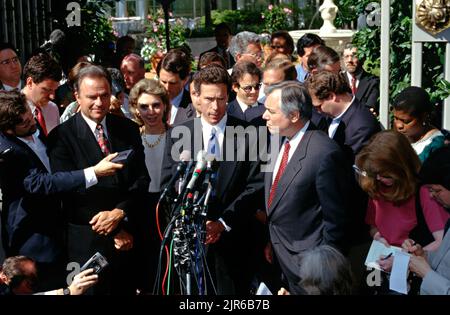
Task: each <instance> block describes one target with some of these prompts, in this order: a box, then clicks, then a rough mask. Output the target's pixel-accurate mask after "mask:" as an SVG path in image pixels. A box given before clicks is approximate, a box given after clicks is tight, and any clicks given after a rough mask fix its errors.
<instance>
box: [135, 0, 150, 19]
mask: <svg viewBox="0 0 450 315" xmlns="http://www.w3.org/2000/svg"><path fill="white" fill-rule="evenodd" d="M136 15H137V16H140V17H141V18H142V19H145V17H146V16H147V1H146V0H136Z"/></svg>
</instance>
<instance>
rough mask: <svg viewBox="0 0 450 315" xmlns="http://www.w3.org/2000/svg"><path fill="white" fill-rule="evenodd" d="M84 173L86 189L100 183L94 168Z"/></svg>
mask: <svg viewBox="0 0 450 315" xmlns="http://www.w3.org/2000/svg"><path fill="white" fill-rule="evenodd" d="M83 171H84V180H85V181H86V189H88V188H89V187H92V186H94V185H96V184H97V183H98V180H97V176H96V175H95V172H94V167H93V166H92V167H89V168H85V169H84V170H83Z"/></svg>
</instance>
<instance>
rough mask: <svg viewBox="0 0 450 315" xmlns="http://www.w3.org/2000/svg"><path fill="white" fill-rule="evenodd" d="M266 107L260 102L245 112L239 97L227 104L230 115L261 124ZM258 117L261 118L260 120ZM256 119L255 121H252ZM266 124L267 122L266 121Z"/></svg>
mask: <svg viewBox="0 0 450 315" xmlns="http://www.w3.org/2000/svg"><path fill="white" fill-rule="evenodd" d="M265 110H266V109H265V107H264V105H263V104H262V103H259V102H258V106H255V107H252V108H249V109H247V110H246V111H245V112H243V111H242V109H241V107H240V106H239V103H238V101H237V99H235V100H234V101H232V102H230V103H228V106H227V114H228V115H230V116H233V117H235V118H237V119H240V120H243V121H246V122H248V123H250V124H251V125H253V124H254V123H257V124H260V122H261V120H262V118H261V117H262V115H263V114H264V111H265ZM258 118H261V119H259V120H258ZM252 121H254V123H252ZM264 125H265V123H264Z"/></svg>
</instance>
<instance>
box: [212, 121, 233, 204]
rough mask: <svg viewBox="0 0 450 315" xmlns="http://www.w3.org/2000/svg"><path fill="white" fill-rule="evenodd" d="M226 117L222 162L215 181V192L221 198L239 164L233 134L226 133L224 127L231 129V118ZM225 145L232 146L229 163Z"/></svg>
mask: <svg viewBox="0 0 450 315" xmlns="http://www.w3.org/2000/svg"><path fill="white" fill-rule="evenodd" d="M230 118H231V117H228V119H227V125H226V126H225V133H224V137H223V144H222V152H221V154H222V161H220V164H219V169H218V171H217V178H220V180H219V181H217V185H216V191H217V194H218V195H219V196H222V195H223V194H224V192H225V191H226V189H227V187H228V185H229V184H230V182H231V179H232V178H233V175H234V172H235V171H236V166H237V163H239V162H238V161H237V160H236V159H237V149H238V148H237V141H236V140H237V139H236V135H235V133H228V132H227V128H226V127H229V126H230V127H233V126H234V125H233V123H232V120H233V119H232V118H231V121H230ZM227 144H233V156H232V159H231V160H230V161H227V156H226V152H227Z"/></svg>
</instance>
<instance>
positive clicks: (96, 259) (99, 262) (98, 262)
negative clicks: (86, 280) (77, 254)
mask: <svg viewBox="0 0 450 315" xmlns="http://www.w3.org/2000/svg"><path fill="white" fill-rule="evenodd" d="M106 266H108V261H107V260H106V258H105V257H103V255H102V254H100V253H99V252H96V253H95V254H94V256H92V257H91V258H90V259H89V260H88V261H87V262H86V263H85V264H84V265H83V267H81V269H80V272H81V271H84V270H86V269H90V268H93V269H94V273H95V274H99V273H100V272H101V271H102V270H103V269H104V268H105V267H106Z"/></svg>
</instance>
